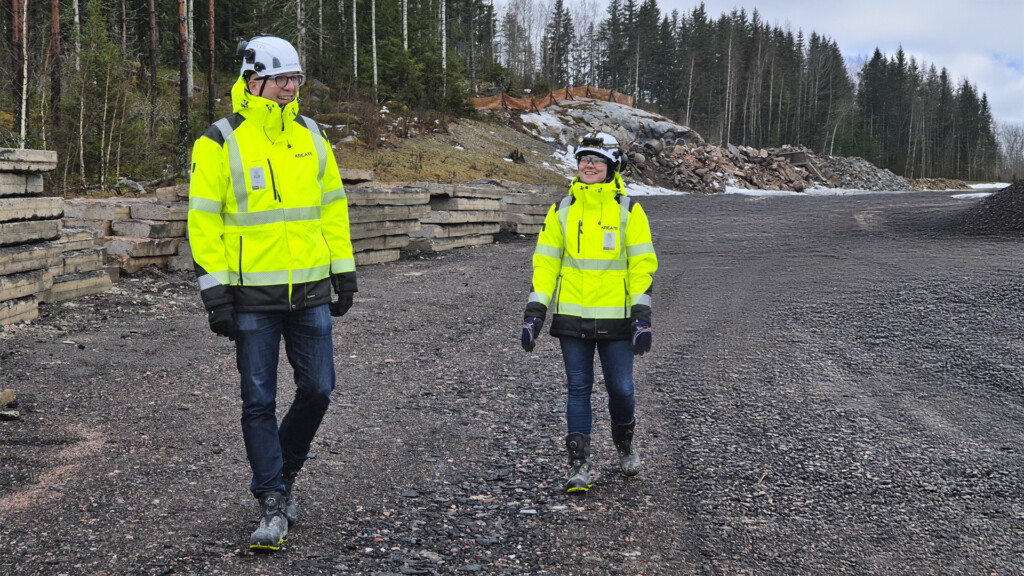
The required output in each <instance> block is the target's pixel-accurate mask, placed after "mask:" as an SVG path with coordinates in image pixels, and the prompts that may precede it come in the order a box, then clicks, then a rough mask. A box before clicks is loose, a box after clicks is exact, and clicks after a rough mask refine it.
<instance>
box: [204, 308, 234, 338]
mask: <svg viewBox="0 0 1024 576" xmlns="http://www.w3.org/2000/svg"><path fill="white" fill-rule="evenodd" d="M208 320H209V321H210V330H213V333H214V334H219V335H221V336H227V337H228V340H231V341H232V342H234V341H235V305H234V304H221V305H220V306H217V307H215V308H213V309H212V310H210V312H209V318H208Z"/></svg>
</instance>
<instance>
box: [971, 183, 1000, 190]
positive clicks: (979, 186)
mask: <svg viewBox="0 0 1024 576" xmlns="http://www.w3.org/2000/svg"><path fill="white" fill-rule="evenodd" d="M1009 185H1010V184H1009V183H1008V182H987V183H982V184H970V185H969V187H970V188H973V189H974V190H982V189H985V188H1006V187H1007V186H1009Z"/></svg>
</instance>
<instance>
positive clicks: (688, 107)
mask: <svg viewBox="0 0 1024 576" xmlns="http://www.w3.org/2000/svg"><path fill="white" fill-rule="evenodd" d="M696 60H697V54H696V53H691V54H690V79H689V80H687V82H686V126H687V127H690V112H692V111H693V104H692V98H693V65H694V64H695V63H696Z"/></svg>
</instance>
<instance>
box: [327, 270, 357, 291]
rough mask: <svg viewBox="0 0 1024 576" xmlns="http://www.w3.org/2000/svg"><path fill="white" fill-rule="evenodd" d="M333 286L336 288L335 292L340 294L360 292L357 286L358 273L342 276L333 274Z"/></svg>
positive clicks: (353, 272)
mask: <svg viewBox="0 0 1024 576" xmlns="http://www.w3.org/2000/svg"><path fill="white" fill-rule="evenodd" d="M331 285H332V286H334V291H335V292H337V293H338V294H341V293H343V292H359V288H358V286H357V284H356V272H355V270H353V271H351V272H342V273H340V274H331Z"/></svg>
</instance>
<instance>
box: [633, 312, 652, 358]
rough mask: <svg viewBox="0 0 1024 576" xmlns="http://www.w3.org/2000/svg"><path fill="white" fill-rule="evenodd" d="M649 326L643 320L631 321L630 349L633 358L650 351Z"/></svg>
mask: <svg viewBox="0 0 1024 576" xmlns="http://www.w3.org/2000/svg"><path fill="white" fill-rule="evenodd" d="M651 336H652V334H651V325H650V324H649V323H647V322H644V321H643V320H634V321H633V341H632V342H631V343H630V347H631V348H632V349H633V354H634V355H635V356H643V355H644V353H645V352H650V351H651Z"/></svg>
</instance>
